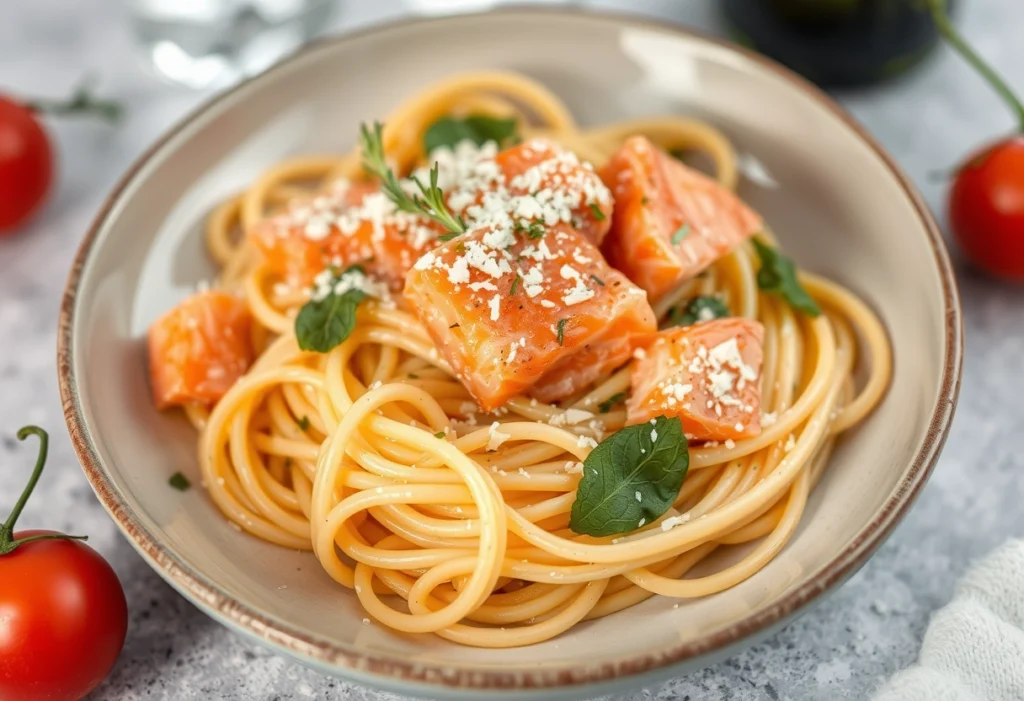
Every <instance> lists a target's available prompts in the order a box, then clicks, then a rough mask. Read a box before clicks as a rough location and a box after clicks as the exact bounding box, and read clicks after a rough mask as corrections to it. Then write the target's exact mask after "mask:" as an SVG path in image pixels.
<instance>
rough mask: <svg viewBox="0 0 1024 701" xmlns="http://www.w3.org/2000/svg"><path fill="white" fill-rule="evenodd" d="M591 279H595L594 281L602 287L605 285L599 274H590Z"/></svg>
mask: <svg viewBox="0 0 1024 701" xmlns="http://www.w3.org/2000/svg"><path fill="white" fill-rule="evenodd" d="M590 279H591V280H593V281H594V282H596V283H597V284H598V285H600V286H601V287H604V280H602V279H601V278H599V277H598V276H597V275H594V274H593V273H591V274H590Z"/></svg>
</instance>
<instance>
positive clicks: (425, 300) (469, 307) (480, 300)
mask: <svg viewBox="0 0 1024 701" xmlns="http://www.w3.org/2000/svg"><path fill="white" fill-rule="evenodd" d="M530 224H532V225H533V227H532V228H531V226H530V225H528V224H524V223H522V222H520V221H516V222H514V223H513V224H511V225H506V226H503V227H500V226H499V227H489V228H479V229H475V230H472V231H470V232H468V233H466V234H463V235H461V236H459V237H457V238H455V239H453V240H451V241H449V242H447V243H445V244H443V245H441V246H440V247H438V248H436V249H434V250H433V251H431V252H429V253H427V254H426V255H424V256H423V257H422V258H421V259H420V260H419V261H418V262H417V263H416V265H415V266H414V267H413V270H412V271H411V272H410V273H409V276H408V278H407V280H406V285H405V297H406V299H407V301H408V302H409V304H410V306H411V307H412V308H413V309H415V310H416V312H417V314H418V315H419V316H420V319H421V320H422V321H423V323H424V324H425V325H426V327H427V329H428V331H429V333H430V335H431V337H432V338H433V339H434V341H435V342H436V344H437V346H438V348H439V349H440V351H441V354H442V355H443V356H444V358H445V359H446V360H447V361H448V362H449V363H450V364H451V366H452V368H453V369H454V370H455V372H456V373H457V374H458V376H459V378H460V379H461V380H462V382H463V383H464V384H465V385H466V387H467V388H468V389H469V391H470V393H471V394H472V395H473V397H474V398H475V399H476V401H477V403H478V404H479V405H480V406H481V407H482V408H483V409H485V410H487V411H490V410H493V409H496V408H497V407H499V406H501V405H502V404H504V403H505V402H506V401H507V400H508V399H510V398H511V397H514V396H516V395H520V394H524V393H526V392H528V391H529V390H530V389H531V388H533V387H534V386H535V385H537V383H538V381H540V380H541V378H543V377H544V376H545V373H547V372H548V371H553V372H556V373H557V374H556V376H555V378H554V379H552V380H550V381H549V383H546V384H545V385H544V386H545V390H544V396H545V397H547V398H549V399H552V400H553V399H557V398H561V397H563V396H567V395H569V394H572V393H573V392H575V391H578V390H579V389H580V388H582V387H583V386H584V385H586V384H588V383H589V382H590V381H591V380H592V378H593V377H597V376H598V375H600V374H601V373H603V372H606V371H607V370H609V369H610V367H608V366H609V365H611V366H613V365H615V364H621V363H622V362H624V360H625V359H626V358H628V355H629V353H630V352H631V350H632V345H630V344H631V341H628V340H626V341H625V342H624V343H623V341H622V339H628V338H629V337H631V336H633V335H645V334H648V335H649V334H651V333H653V332H654V331H655V330H656V320H655V317H654V312H653V310H652V309H651V307H650V305H649V304H648V303H647V296H646V294H645V293H644V291H643V290H641V289H640V288H638V287H636V286H635V285H634V284H632V283H631V282H630V281H629V280H628V279H626V277H625V276H624V275H622V274H621V273H619V272H618V271H617V270H614V269H612V268H611V267H609V266H608V264H607V263H606V262H605V260H604V258H603V257H602V256H601V253H600V251H598V249H597V247H595V246H594V245H593V244H592V243H591V242H590V241H589V240H588V239H587V237H586V236H584V235H582V234H580V233H579V232H577V231H576V230H575V229H573V228H572V227H571V226H567V225H565V224H562V223H560V224H556V225H555V226H553V227H543V226H541V225H539V224H538V223H537V222H530ZM613 334H614V337H613ZM620 343H621V344H623V345H622V346H621V348H620V346H619V345H618V344H620ZM602 344H607V347H606V350H604V351H602V352H601V353H595V352H594V351H593V349H594V348H596V347H601V346H602ZM588 349H590V351H589V352H590V353H591V355H590V356H588V359H587V360H586V362H587V363H593V367H589V366H588V367H586V368H583V369H578V370H575V371H574V370H572V369H570V368H569V367H568V366H567V365H563V362H568V359H570V358H575V357H576V356H577V355H578V354H581V353H582V352H583V351H587V350H588ZM580 357H581V358H582V357H583V356H582V355H581V356H580ZM578 365H579V364H576V365H574V366H573V367H574V368H578ZM588 378H589V379H588Z"/></svg>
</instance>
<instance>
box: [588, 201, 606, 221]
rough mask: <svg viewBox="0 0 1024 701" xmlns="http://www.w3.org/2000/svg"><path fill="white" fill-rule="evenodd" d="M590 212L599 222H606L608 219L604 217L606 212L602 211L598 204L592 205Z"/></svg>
mask: <svg viewBox="0 0 1024 701" xmlns="http://www.w3.org/2000/svg"><path fill="white" fill-rule="evenodd" d="M590 211H591V212H593V214H594V219H596V220H598V221H604V220H605V219H607V217H606V216H605V215H604V212H602V211H601V208H600V207H598V206H597V204H596V203H594V202H591V203H590Z"/></svg>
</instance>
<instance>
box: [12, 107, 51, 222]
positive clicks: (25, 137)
mask: <svg viewBox="0 0 1024 701" xmlns="http://www.w3.org/2000/svg"><path fill="white" fill-rule="evenodd" d="M52 178H53V152H52V150H51V148H50V139H49V138H48V137H47V135H46V132H45V131H44V130H43V127H42V125H41V124H40V123H39V121H38V120H37V119H36V115H35V113H34V112H33V111H32V110H30V109H29V108H28V107H25V106H24V105H21V104H18V103H17V102H14V101H12V100H10V99H8V98H5V97H0V236H3V235H4V234H9V233H12V232H13V231H14V229H16V228H17V227H18V226H20V225H21V224H23V223H24V222H25V221H27V220H28V219H29V218H30V217H31V216H32V215H33V214H35V213H36V211H37V210H38V209H39V207H40V206H41V205H42V203H43V200H45V199H46V193H47V192H48V191H49V189H50V181H51V180H52Z"/></svg>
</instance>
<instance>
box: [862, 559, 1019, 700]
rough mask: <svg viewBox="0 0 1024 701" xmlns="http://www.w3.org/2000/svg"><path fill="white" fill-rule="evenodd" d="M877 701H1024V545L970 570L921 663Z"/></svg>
mask: <svg viewBox="0 0 1024 701" xmlns="http://www.w3.org/2000/svg"><path fill="white" fill-rule="evenodd" d="M874 701H1024V540H1011V541H1009V542H1008V543H1006V544H1004V545H1002V546H1000V547H999V548H997V549H996V550H995V551H994V552H992V553H990V554H989V555H987V556H986V557H985V558H984V559H983V560H981V561H980V562H978V563H977V564H975V565H974V566H973V567H971V569H969V570H968V571H967V574H965V575H964V577H963V579H962V580H960V583H959V584H958V585H957V588H956V593H955V594H954V596H953V600H952V601H951V602H950V603H949V604H947V605H946V607H945V608H943V609H940V610H939V611H938V612H937V613H935V615H933V616H932V620H931V623H929V624H928V630H927V631H925V634H924V642H922V644H921V654H920V656H919V657H918V662H917V664H916V665H914V666H912V667H910V668H909V669H906V670H904V671H902V672H900V673H899V674H897V675H896V676H895V677H893V678H892V679H891V680H890V681H889V683H887V684H886V685H885V686H884V687H882V689H881V690H879V691H878V693H877V694H876V695H875V696H874Z"/></svg>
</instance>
